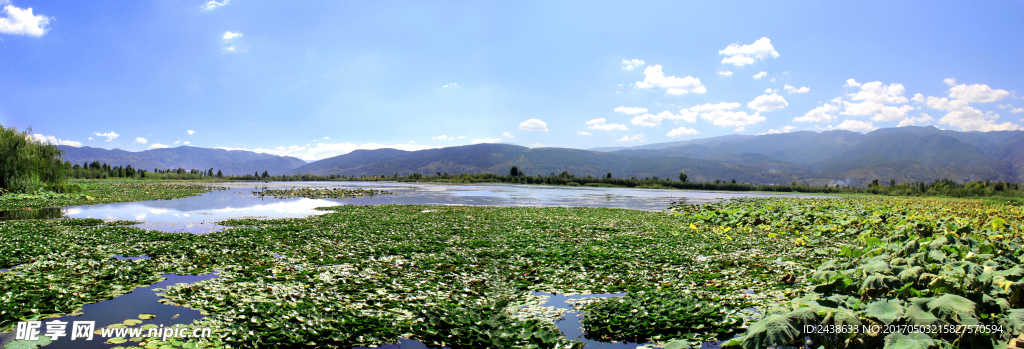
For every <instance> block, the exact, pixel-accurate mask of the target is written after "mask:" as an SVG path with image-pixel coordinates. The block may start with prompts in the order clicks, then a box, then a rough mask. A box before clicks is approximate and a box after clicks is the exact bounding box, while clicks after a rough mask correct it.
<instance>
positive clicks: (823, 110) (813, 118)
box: [793, 103, 839, 122]
mask: <svg viewBox="0 0 1024 349" xmlns="http://www.w3.org/2000/svg"><path fill="white" fill-rule="evenodd" d="M837 111H839V106H838V105H834V104H828V103H825V105H822V106H820V107H817V108H814V109H811V111H808V112H807V114H804V116H801V117H797V118H793V121H794V122H831V121H832V120H835V119H836V116H835V115H833V114H834V113H835V112H837Z"/></svg>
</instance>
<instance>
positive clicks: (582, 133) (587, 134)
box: [576, 131, 590, 136]
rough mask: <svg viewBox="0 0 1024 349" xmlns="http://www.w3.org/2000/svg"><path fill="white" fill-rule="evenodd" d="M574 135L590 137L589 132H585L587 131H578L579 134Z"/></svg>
mask: <svg viewBox="0 0 1024 349" xmlns="http://www.w3.org/2000/svg"><path fill="white" fill-rule="evenodd" d="M576 134H580V135H584V136H589V135H590V132H587V131H580V132H576Z"/></svg>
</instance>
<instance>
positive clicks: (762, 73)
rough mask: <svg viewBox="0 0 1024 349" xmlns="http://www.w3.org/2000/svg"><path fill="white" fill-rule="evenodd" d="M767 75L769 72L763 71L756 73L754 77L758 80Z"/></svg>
mask: <svg viewBox="0 0 1024 349" xmlns="http://www.w3.org/2000/svg"><path fill="white" fill-rule="evenodd" d="M765 76H768V72H764V71H763V72H760V73H757V74H754V79H758V80H760V79H761V78H763V77H765Z"/></svg>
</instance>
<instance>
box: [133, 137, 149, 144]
mask: <svg viewBox="0 0 1024 349" xmlns="http://www.w3.org/2000/svg"><path fill="white" fill-rule="evenodd" d="M135 143H141V144H146V143H148V141H147V140H146V139H145V138H142V137H135Z"/></svg>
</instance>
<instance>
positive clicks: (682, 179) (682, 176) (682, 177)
mask: <svg viewBox="0 0 1024 349" xmlns="http://www.w3.org/2000/svg"><path fill="white" fill-rule="evenodd" d="M686 178H687V177H686V172H679V181H680V182H686Z"/></svg>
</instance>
